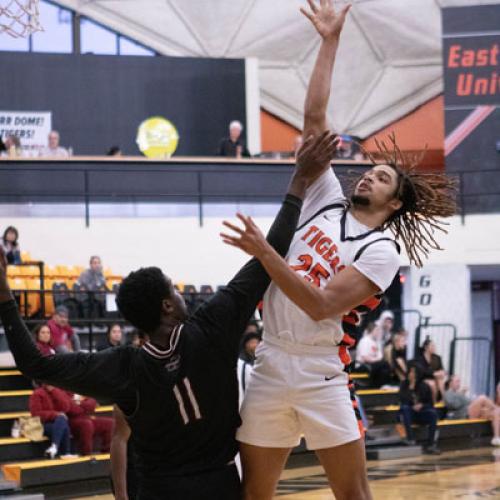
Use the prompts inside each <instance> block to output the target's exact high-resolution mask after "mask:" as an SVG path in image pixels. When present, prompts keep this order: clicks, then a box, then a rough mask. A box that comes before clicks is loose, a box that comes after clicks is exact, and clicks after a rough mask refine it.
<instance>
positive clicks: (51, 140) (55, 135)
mask: <svg viewBox="0 0 500 500" xmlns="http://www.w3.org/2000/svg"><path fill="white" fill-rule="evenodd" d="M59 141H60V137H59V132H57V130H52V131H51V132H50V133H49V137H48V145H47V147H46V148H42V149H41V150H40V151H39V153H38V156H45V157H52V158H69V152H68V150H67V149H66V148H63V147H61V146H60V145H59Z"/></svg>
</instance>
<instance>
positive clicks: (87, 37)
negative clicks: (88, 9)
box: [80, 19, 118, 55]
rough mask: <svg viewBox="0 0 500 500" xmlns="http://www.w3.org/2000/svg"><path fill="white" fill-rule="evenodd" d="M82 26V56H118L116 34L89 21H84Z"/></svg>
mask: <svg viewBox="0 0 500 500" xmlns="http://www.w3.org/2000/svg"><path fill="white" fill-rule="evenodd" d="M80 26H81V48H82V54H108V55H116V54H117V40H118V39H117V36H118V35H117V34H116V33H114V32H113V31H110V30H108V29H106V28H104V27H102V26H101V25H99V24H97V23H94V22H93V21H90V20H89V19H82V21H81V25H80Z"/></svg>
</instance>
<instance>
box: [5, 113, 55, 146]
mask: <svg viewBox="0 0 500 500" xmlns="http://www.w3.org/2000/svg"><path fill="white" fill-rule="evenodd" d="M51 130H52V113H51V112H50V111H0V136H1V137H2V139H3V140H5V137H6V136H8V135H15V136H16V137H19V140H20V141H21V147H22V149H23V150H24V151H26V152H27V153H29V152H38V150H39V149H40V148H43V147H46V146H47V137H48V135H49V132H50V131H51Z"/></svg>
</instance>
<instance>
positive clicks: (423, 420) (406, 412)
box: [399, 364, 440, 454]
mask: <svg viewBox="0 0 500 500" xmlns="http://www.w3.org/2000/svg"><path fill="white" fill-rule="evenodd" d="M399 399H400V402H401V407H400V412H401V417H402V419H403V423H404V426H405V430H406V438H407V440H408V443H409V444H414V443H415V439H414V437H413V430H412V424H413V423H416V424H421V425H428V439H427V446H426V448H425V451H426V452H427V453H430V454H439V453H440V451H439V449H438V447H437V438H438V434H437V421H438V415H437V412H436V410H435V409H434V403H433V399H432V392H431V389H430V387H429V386H428V385H427V384H426V383H425V382H424V381H423V380H422V375H421V373H420V370H419V367H418V365H416V364H412V365H411V366H410V368H409V370H408V378H407V379H406V380H405V381H404V382H403V383H402V384H401V387H400V389H399Z"/></svg>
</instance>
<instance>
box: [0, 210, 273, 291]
mask: <svg viewBox="0 0 500 500" xmlns="http://www.w3.org/2000/svg"><path fill="white" fill-rule="evenodd" d="M3 222H4V226H6V225H14V226H15V227H17V228H18V230H19V233H20V243H21V246H22V249H23V250H26V251H28V252H30V253H31V257H32V258H34V259H40V260H43V261H45V262H46V263H47V264H51V265H55V264H66V265H70V264H73V265H83V266H86V265H87V264H88V260H89V256H90V255H94V254H97V255H100V256H101V258H102V259H103V264H104V266H105V267H108V266H109V267H111V268H112V269H113V271H114V272H116V273H118V274H122V275H126V274H127V273H129V272H130V271H132V270H134V269H137V268H139V267H141V266H152V265H155V266H159V267H161V269H162V270H163V271H164V272H165V273H166V274H167V275H169V276H170V277H171V278H172V279H173V280H174V281H175V282H178V281H181V282H184V283H191V284H194V285H196V286H199V285H201V284H210V285H212V286H216V285H219V284H224V283H225V282H226V281H227V280H229V279H230V278H231V277H232V275H233V274H234V273H235V272H236V271H237V270H238V268H239V267H240V266H241V265H243V264H244V262H245V261H246V259H247V257H246V256H245V254H243V253H242V252H241V251H239V250H238V249H235V248H233V247H227V246H226V245H224V244H223V243H222V242H221V241H220V238H219V232H220V231H221V230H223V226H222V219H221V218H206V219H205V220H204V226H203V227H201V228H200V227H199V223H198V218H197V217H196V218H195V217H182V218H165V219H159V218H135V219H134V218H127V219H116V218H113V219H105V218H103V219H93V220H91V224H90V227H89V228H86V227H85V222H84V220H83V219H80V218H61V219H59V218H58V219H55V218H48V219H44V218H14V219H9V220H8V221H6V220H5V219H4V220H3ZM270 223H271V219H270V218H267V219H265V220H259V225H260V226H261V227H262V228H264V229H267V228H268V226H269V225H270Z"/></svg>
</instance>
